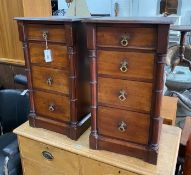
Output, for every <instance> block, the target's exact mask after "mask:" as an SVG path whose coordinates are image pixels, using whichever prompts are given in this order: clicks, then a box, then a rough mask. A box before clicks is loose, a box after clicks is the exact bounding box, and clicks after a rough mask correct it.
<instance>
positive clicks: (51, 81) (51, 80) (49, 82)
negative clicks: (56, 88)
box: [46, 77, 53, 86]
mask: <svg viewBox="0 0 191 175" xmlns="http://www.w3.org/2000/svg"><path fill="white" fill-rule="evenodd" d="M46 83H47V84H48V85H49V86H51V85H52V84H53V78H52V77H49V78H48V79H47V80H46Z"/></svg>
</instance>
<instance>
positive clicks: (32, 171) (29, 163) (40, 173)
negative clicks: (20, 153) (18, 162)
mask: <svg viewBox="0 0 191 175" xmlns="http://www.w3.org/2000/svg"><path fill="white" fill-rule="evenodd" d="M22 168H23V175H45V174H46V175H53V174H54V175H68V172H67V171H65V170H58V169H57V168H56V167H49V166H45V165H44V164H42V163H41V162H37V161H33V160H30V159H28V158H26V159H25V158H22ZM76 174H77V173H76Z"/></svg>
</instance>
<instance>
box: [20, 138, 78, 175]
mask: <svg viewBox="0 0 191 175" xmlns="http://www.w3.org/2000/svg"><path fill="white" fill-rule="evenodd" d="M19 147H20V151H21V156H22V163H23V169H24V174H25V175H45V174H46V175H53V174H54V175H55V174H59V175H61V174H62V175H68V174H71V175H78V174H79V173H78V172H79V160H78V155H76V154H73V153H70V152H67V151H64V150H62V149H59V148H56V147H53V146H50V145H47V144H44V143H41V142H37V141H34V140H31V139H28V138H25V137H21V136H19ZM45 153H46V155H45ZM50 157H51V159H50V160H49V159H48V158H50Z"/></svg>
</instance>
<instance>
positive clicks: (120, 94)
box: [118, 90, 127, 101]
mask: <svg viewBox="0 0 191 175" xmlns="http://www.w3.org/2000/svg"><path fill="white" fill-rule="evenodd" d="M126 96H127V93H126V92H125V90H120V92H119V96H118V98H119V100H120V101H125V100H126V99H127V98H126Z"/></svg>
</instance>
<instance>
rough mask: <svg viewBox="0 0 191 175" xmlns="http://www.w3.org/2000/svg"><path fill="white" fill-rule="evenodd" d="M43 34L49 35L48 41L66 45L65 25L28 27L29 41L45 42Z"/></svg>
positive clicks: (30, 25)
mask: <svg viewBox="0 0 191 175" xmlns="http://www.w3.org/2000/svg"><path fill="white" fill-rule="evenodd" d="M43 34H47V40H48V41H53V42H61V43H66V37H65V27H64V25H38V24H29V25H28V40H39V41H44V40H45V39H44V37H43Z"/></svg>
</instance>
